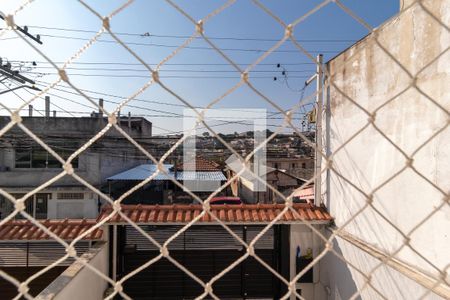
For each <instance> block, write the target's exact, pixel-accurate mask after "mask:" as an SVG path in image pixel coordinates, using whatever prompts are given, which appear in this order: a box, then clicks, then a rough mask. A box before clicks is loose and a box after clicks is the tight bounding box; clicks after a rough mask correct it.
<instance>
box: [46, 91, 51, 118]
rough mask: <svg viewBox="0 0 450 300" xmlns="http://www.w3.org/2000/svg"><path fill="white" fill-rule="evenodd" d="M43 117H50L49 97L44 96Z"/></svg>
mask: <svg viewBox="0 0 450 300" xmlns="http://www.w3.org/2000/svg"><path fill="white" fill-rule="evenodd" d="M45 117H46V118H49V117H50V96H45Z"/></svg>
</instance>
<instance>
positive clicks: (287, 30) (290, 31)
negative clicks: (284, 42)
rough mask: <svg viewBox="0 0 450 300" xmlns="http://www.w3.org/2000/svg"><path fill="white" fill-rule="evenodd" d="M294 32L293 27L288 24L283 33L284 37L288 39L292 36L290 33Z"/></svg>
mask: <svg viewBox="0 0 450 300" xmlns="http://www.w3.org/2000/svg"><path fill="white" fill-rule="evenodd" d="M293 31H294V27H293V26H292V24H289V25H288V26H286V30H285V31H284V37H285V38H287V39H288V38H290V37H291V36H292V33H293Z"/></svg>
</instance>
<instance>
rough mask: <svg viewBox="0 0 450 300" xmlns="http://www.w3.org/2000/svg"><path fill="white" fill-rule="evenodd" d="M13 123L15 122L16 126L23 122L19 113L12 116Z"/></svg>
mask: <svg viewBox="0 0 450 300" xmlns="http://www.w3.org/2000/svg"><path fill="white" fill-rule="evenodd" d="M11 121H13V122H14V123H16V124H17V123H20V122H22V117H21V116H20V115H19V113H18V112H17V111H15V112H13V113H12V114H11Z"/></svg>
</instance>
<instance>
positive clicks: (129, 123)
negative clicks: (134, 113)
mask: <svg viewBox="0 0 450 300" xmlns="http://www.w3.org/2000/svg"><path fill="white" fill-rule="evenodd" d="M128 128H130V129H131V112H128Z"/></svg>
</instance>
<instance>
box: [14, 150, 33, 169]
mask: <svg viewBox="0 0 450 300" xmlns="http://www.w3.org/2000/svg"><path fill="white" fill-rule="evenodd" d="M16 168H31V149H16Z"/></svg>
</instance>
